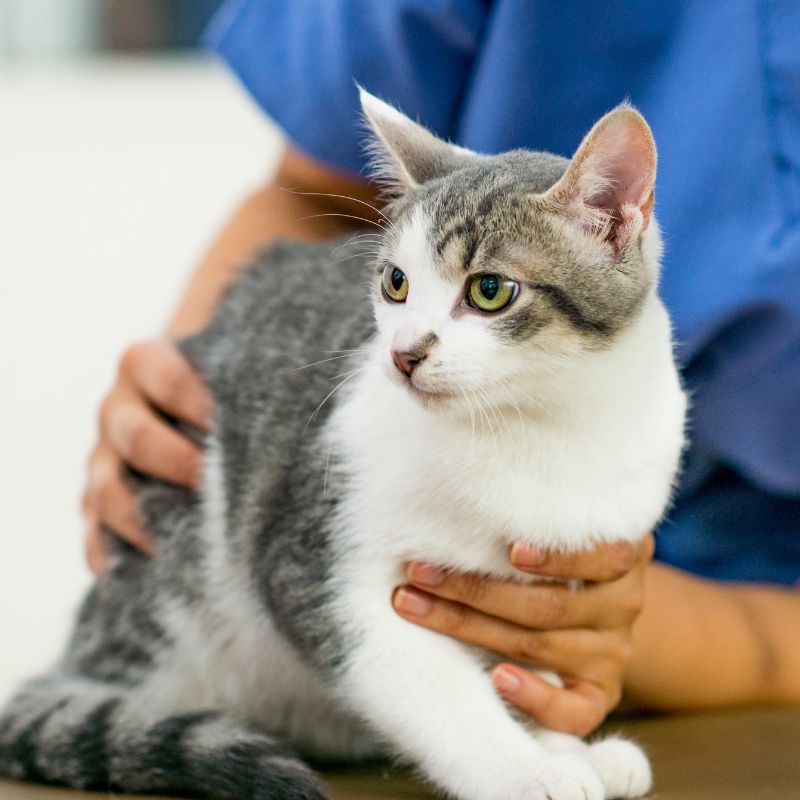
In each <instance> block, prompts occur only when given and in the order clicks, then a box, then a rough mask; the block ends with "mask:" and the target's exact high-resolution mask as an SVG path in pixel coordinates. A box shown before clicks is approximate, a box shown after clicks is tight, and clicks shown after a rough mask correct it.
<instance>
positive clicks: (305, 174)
mask: <svg viewBox="0 0 800 800" xmlns="http://www.w3.org/2000/svg"><path fill="white" fill-rule="evenodd" d="M331 195H340V196H339V197H337V196H331ZM348 197H349V198H353V199H352V200H349V199H347V198H348ZM374 203H375V196H374V190H373V189H372V187H370V186H369V185H368V184H366V183H365V182H364V181H362V180H360V179H359V178H357V177H355V176H351V175H348V174H346V173H342V172H339V171H336V170H333V169H331V168H329V167H327V166H325V165H323V164H321V163H319V162H317V161H314V160H312V159H310V158H308V157H307V156H305V155H303V154H302V153H301V152H300V151H298V150H297V149H295V148H292V147H289V148H287V149H286V151H285V152H284V154H283V156H282V158H281V160H280V163H279V166H278V169H277V171H276V173H275V175H274V176H273V177H272V178H271V179H270V180H269V181H268V182H267V183H266V184H265V185H264V186H262V187H260V188H259V189H258V190H257V191H255V192H253V193H252V194H251V195H250V196H249V197H247V198H246V199H245V200H244V202H243V203H242V204H241V205H240V206H239V207H238V208H237V209H236V211H235V212H234V214H233V215H232V216H231V218H230V220H229V221H228V222H227V224H226V225H225V226H224V227H223V229H222V230H221V231H220V233H219V234H218V235H217V237H216V238H215V239H214V241H213V242H212V244H211V246H210V247H209V249H208V252H207V253H206V255H205V257H204V258H203V260H202V261H201V263H200V265H199V266H198V268H197V269H196V271H195V272H194V274H193V275H192V277H191V278H190V280H189V282H188V285H187V287H186V290H185V291H184V293H183V296H182V297H181V300H180V301H179V303H178V307H177V309H176V311H175V313H174V315H173V317H172V319H171V321H170V322H169V324H168V326H167V329H166V332H165V334H166V335H165V337H164V338H160V339H156V340H152V341H147V342H141V343H138V344H135V345H133V346H131V347H129V348H128V349H127V350H126V352H125V353H124V354H123V356H122V358H121V360H120V363H119V368H118V371H117V376H116V378H115V382H114V385H113V386H112V388H111V390H110V391H109V393H108V394H107V396H106V398H105V399H104V401H103V403H102V406H101V411H100V419H99V438H98V442H97V445H96V447H95V448H94V450H93V452H92V455H91V456H90V459H89V475H88V483H87V488H86V492H85V494H84V500H83V508H84V513H85V516H86V520H87V533H86V537H85V544H86V555H87V560H88V562H89V565H90V567H91V568H92V570H93V571H94V572H95V573H97V572H100V571H101V570H102V568H103V565H104V543H103V537H102V535H101V533H100V531H101V527H103V526H105V527H108V528H110V529H111V530H114V531H115V532H116V533H118V534H119V535H120V536H122V537H123V538H124V539H126V540H127V541H129V542H130V543H131V544H133V545H134V546H136V547H139V548H140V549H143V550H146V551H149V552H152V551H153V548H152V544H151V542H150V540H149V539H148V537H147V535H146V533H145V532H144V531H143V530H142V528H141V524H140V521H139V519H138V515H137V513H136V508H135V504H134V499H133V497H132V495H131V493H130V490H129V489H128V487H127V485H126V484H125V482H124V480H123V476H124V468H125V465H126V464H130V465H132V466H134V467H135V468H136V469H138V470H139V471H141V472H143V473H146V474H150V475H155V476H158V477H160V478H163V479H164V480H167V481H170V482H172V483H175V484H178V485H181V486H187V487H195V486H197V484H198V481H199V480H200V475H201V469H202V456H201V452H200V450H199V449H198V448H197V447H196V446H195V445H193V444H192V443H191V442H189V441H188V440H187V439H186V438H185V437H183V436H180V435H179V434H178V433H176V432H175V430H174V429H173V428H171V427H170V426H169V425H167V423H166V422H165V421H164V418H163V414H164V413H166V414H168V415H169V416H172V417H174V418H177V419H180V420H183V421H186V422H189V423H191V424H193V425H195V426H197V427H199V428H201V429H203V428H205V427H207V426H208V423H209V420H210V414H211V400H210V397H208V394H207V392H206V390H205V387H204V386H203V384H202V382H201V381H200V379H199V378H198V377H197V376H196V375H195V374H194V372H193V371H192V369H191V367H190V366H189V364H188V363H187V362H186V360H185V359H184V358H183V357H182V356H181V355H180V353H179V351H178V350H177V349H176V348H175V346H174V345H173V344H172V343H171V341H170V339H172V338H174V337H178V336H184V335H188V334H190V333H192V332H194V331H196V330H198V329H200V328H201V327H202V326H203V324H204V323H205V322H206V321H207V320H208V318H209V317H210V315H211V313H212V311H213V308H214V306H215V304H216V301H217V299H218V297H219V295H220V292H221V291H222V290H223V288H224V287H225V286H226V285H227V284H228V283H229V282H230V281H231V280H232V278H233V277H234V275H235V273H236V270H237V269H238V268H240V267H241V266H243V265H246V264H247V263H248V262H249V261H250V260H251V259H252V257H253V256H254V255H255V254H256V252H257V251H258V250H259V249H260V248H262V247H264V246H266V245H267V244H269V243H270V242H271V241H273V240H274V239H277V238H280V237H287V238H293V239H300V240H316V239H324V238H327V237H332V236H336V235H340V234H344V233H347V232H348V231H350V230H354V229H355V228H357V227H358V224H359V220H358V219H353V217H362V218H365V219H367V220H372V221H374V219H375V218H376V217H377V215H373V212H372V211H371V209H370V208H369V205H373V204H374ZM351 215H352V216H351Z"/></svg>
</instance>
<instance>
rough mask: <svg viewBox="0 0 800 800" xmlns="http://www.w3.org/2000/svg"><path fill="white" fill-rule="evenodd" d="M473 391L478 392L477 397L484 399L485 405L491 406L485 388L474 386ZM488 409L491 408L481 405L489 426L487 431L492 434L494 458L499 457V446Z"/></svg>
mask: <svg viewBox="0 0 800 800" xmlns="http://www.w3.org/2000/svg"><path fill="white" fill-rule="evenodd" d="M475 391H476V392H477V393H478V396H479V397H480V398H481V399H482V400H483V401H484V402H485V403H486V404H487V405H489V406H491V401H490V400H489V398H488V397H487V395H486V391H485V390H484V389H483V388H482V387H480V386H476V387H475ZM490 410H491V408H489V409H488V410H487V409H486V408H484V407H483V406H481V411H483V412H484V413H485V414H486V424H487V425H488V426H489V432H490V433H491V434H492V447H493V448H494V456H495V458H499V457H500V450H499V448H498V446H497V433H496V432H495V427H494V424H493V422H492V419H491V417H490V416H489V411H490Z"/></svg>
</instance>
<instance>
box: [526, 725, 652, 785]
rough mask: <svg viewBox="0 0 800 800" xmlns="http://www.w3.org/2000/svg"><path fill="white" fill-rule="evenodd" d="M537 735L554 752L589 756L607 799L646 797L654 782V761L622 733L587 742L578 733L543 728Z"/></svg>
mask: <svg viewBox="0 0 800 800" xmlns="http://www.w3.org/2000/svg"><path fill="white" fill-rule="evenodd" d="M535 736H536V739H537V740H538V741H539V742H540V743H541V744H542V745H543V746H544V747H545V748H546V749H547V750H548V751H550V752H551V753H574V754H577V755H581V756H583V757H584V758H587V759H588V760H589V761H590V762H591V763H592V765H593V766H594V768H595V769H596V770H597V772H598V773H599V774H600V778H601V779H602V781H603V786H604V787H605V796H606V800H620V799H621V798H634V797H643V796H644V795H646V794H647V793H648V792H649V791H650V788H651V786H652V783H653V778H652V771H651V769H650V762H649V761H648V759H647V756H646V755H645V754H644V752H643V751H642V749H641V748H640V747H639V746H638V745H636V744H634V743H633V742H629V741H627V740H625V739H622V738H620V737H618V736H609V737H608V738H606V739H600V740H598V741H596V742H592V743H587V742H584V741H583V740H582V739H580V738H578V737H577V736H570V735H568V734H566V733H558V732H556V731H549V730H546V729H545V728H539V729H538V730H537V731H536V732H535Z"/></svg>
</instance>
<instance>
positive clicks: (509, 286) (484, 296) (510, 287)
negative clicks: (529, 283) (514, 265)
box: [467, 275, 519, 311]
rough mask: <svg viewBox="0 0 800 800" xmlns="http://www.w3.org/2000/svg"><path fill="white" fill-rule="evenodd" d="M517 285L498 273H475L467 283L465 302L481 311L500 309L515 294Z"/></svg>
mask: <svg viewBox="0 0 800 800" xmlns="http://www.w3.org/2000/svg"><path fill="white" fill-rule="evenodd" d="M518 291H519V285H518V284H517V283H516V281H509V280H506V279H505V278H501V277H500V276H499V275H476V276H475V277H474V278H473V279H472V280H471V281H470V284H469V290H468V291H467V302H468V303H469V304H470V305H471V306H474V307H475V308H478V309H480V310H481V311H500V310H501V309H503V308H505V307H506V306H507V305H508V304H509V303H510V302H511V301H512V300H513V299H514V298H515V297H516V296H517V292H518Z"/></svg>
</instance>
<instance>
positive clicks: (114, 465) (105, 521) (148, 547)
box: [83, 444, 155, 555]
mask: <svg viewBox="0 0 800 800" xmlns="http://www.w3.org/2000/svg"><path fill="white" fill-rule="evenodd" d="M123 469H124V467H123V465H122V463H121V462H120V461H119V459H118V458H117V456H116V455H115V454H114V453H113V452H112V451H111V450H110V449H109V448H108V447H107V446H105V445H102V444H101V445H100V446H98V448H97V449H96V450H95V452H94V453H93V454H92V457H91V459H90V460H89V488H88V489H87V491H86V494H85V495H84V501H83V508H84V513H85V514H86V516H87V519H89V518H91V519H93V520H94V521H95V522H96V523H99V525H101V526H105V527H106V528H108V529H110V530H111V531H113V532H114V533H115V534H117V535H118V536H119V537H120V538H122V539H124V540H125V541H127V542H128V543H129V544H131V545H133V546H134V547H136V548H137V549H139V550H142V551H144V552H145V553H148V554H150V555H155V545H154V543H153V540H152V539H151V538H150V536H148V534H147V533H145V531H144V528H143V527H142V523H141V519H140V517H139V510H138V508H137V506H136V499H135V498H134V495H133V492H132V491H131V489H130V487H129V486H128V485H127V484H126V483H125V481H124V480H123V479H122V477H121V473H122V471H123Z"/></svg>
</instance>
